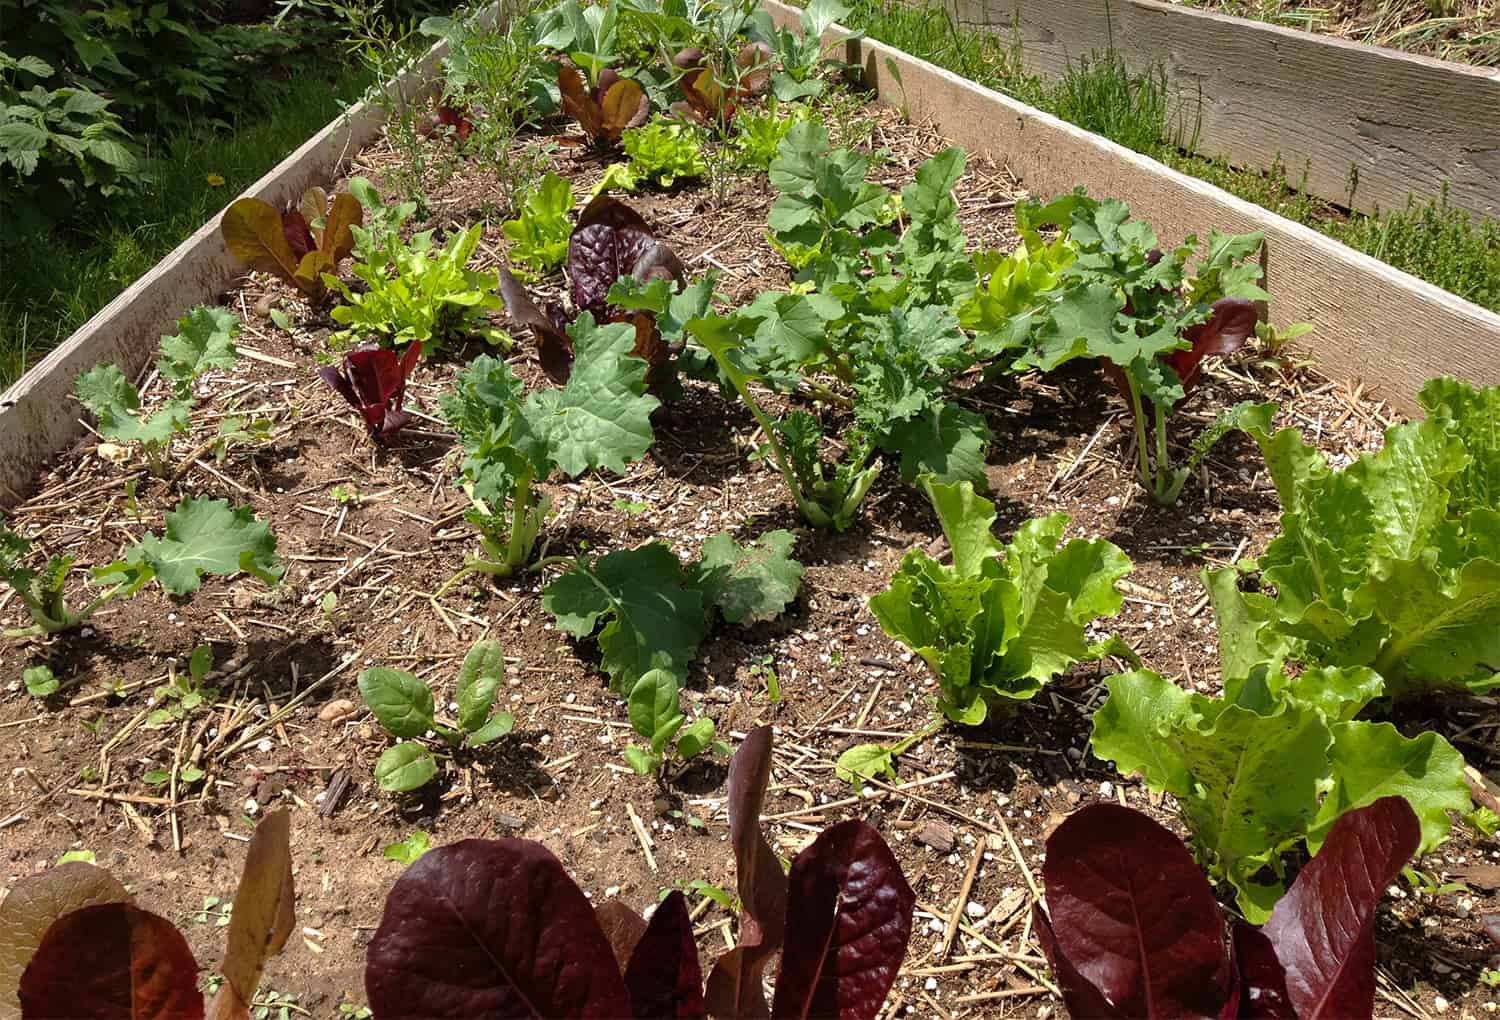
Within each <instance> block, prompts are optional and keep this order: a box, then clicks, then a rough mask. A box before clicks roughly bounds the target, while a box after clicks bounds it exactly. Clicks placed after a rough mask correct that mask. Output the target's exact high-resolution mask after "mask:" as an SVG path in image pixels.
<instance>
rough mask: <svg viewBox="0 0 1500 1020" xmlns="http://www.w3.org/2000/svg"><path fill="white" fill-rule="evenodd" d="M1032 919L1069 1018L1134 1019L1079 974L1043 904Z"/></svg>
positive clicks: (1037, 906) (1034, 910)
mask: <svg viewBox="0 0 1500 1020" xmlns="http://www.w3.org/2000/svg"><path fill="white" fill-rule="evenodd" d="M1031 920H1032V924H1031V930H1032V933H1033V934H1035V935H1036V940H1037V942H1038V943H1040V944H1041V947H1042V952H1043V953H1044V954H1046V956H1047V964H1048V966H1050V967H1051V968H1052V977H1053V978H1054V979H1055V980H1056V981H1057V987H1058V988H1059V989H1061V990H1062V996H1063V1004H1064V1005H1066V1006H1067V1007H1068V1013H1069V1015H1071V1016H1075V1017H1088V1018H1090V1020H1133V1018H1131V1017H1127V1016H1126V1015H1125V1014H1124V1013H1121V1012H1120V1011H1119V1010H1118V1009H1115V1007H1114V1006H1112V1005H1110V1002H1109V1000H1108V999H1106V998H1105V997H1104V993H1103V992H1101V991H1099V989H1097V988H1095V987H1094V986H1093V985H1092V984H1091V983H1090V982H1089V980H1088V979H1087V978H1085V977H1084V976H1083V975H1082V974H1080V973H1078V968H1077V967H1074V966H1073V961H1072V960H1070V959H1068V958H1067V957H1066V956H1064V955H1063V954H1062V951H1061V950H1059V949H1058V948H1057V935H1056V934H1055V933H1054V932H1053V931H1052V922H1051V920H1049V919H1048V917H1047V911H1046V910H1044V909H1042V905H1041V904H1040V903H1033V904H1032V905H1031ZM1221 1020H1230V1017H1227V1016H1226V1017H1222V1018H1221Z"/></svg>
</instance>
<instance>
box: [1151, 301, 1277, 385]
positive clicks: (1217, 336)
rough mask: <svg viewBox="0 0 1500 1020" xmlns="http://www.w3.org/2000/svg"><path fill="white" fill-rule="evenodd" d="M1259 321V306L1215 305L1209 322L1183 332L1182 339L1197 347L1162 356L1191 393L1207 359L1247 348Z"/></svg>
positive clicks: (1244, 302) (1218, 303) (1237, 303)
mask: <svg viewBox="0 0 1500 1020" xmlns="http://www.w3.org/2000/svg"><path fill="white" fill-rule="evenodd" d="M1259 321H1260V313H1259V312H1257V311H1256V310H1255V302H1253V301H1249V300H1247V299H1245V298H1233V297H1227V298H1220V299H1219V300H1217V301H1215V302H1214V303H1213V308H1212V310H1211V311H1210V312H1209V316H1208V320H1207V321H1206V322H1200V323H1198V325H1196V326H1189V327H1188V328H1187V329H1185V330H1183V333H1182V338H1183V339H1184V340H1187V341H1189V342H1191V343H1192V345H1193V346H1191V347H1187V348H1184V349H1183V350H1180V351H1171V352H1169V353H1167V354H1164V355H1163V356H1162V358H1163V360H1164V361H1166V363H1167V364H1169V365H1171V366H1172V371H1174V372H1176V373H1177V378H1179V379H1181V380H1182V389H1183V392H1184V393H1191V392H1193V389H1194V388H1195V387H1197V385H1198V379H1199V376H1200V375H1201V374H1202V370H1203V359H1204V358H1207V357H1209V356H1211V355H1223V354H1233V353H1234V352H1235V351H1237V350H1239V349H1240V348H1241V347H1243V346H1245V341H1247V340H1249V339H1250V338H1251V337H1252V336H1254V335H1255V324H1256V323H1257V322H1259Z"/></svg>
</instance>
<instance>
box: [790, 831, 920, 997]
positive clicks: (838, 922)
mask: <svg viewBox="0 0 1500 1020" xmlns="http://www.w3.org/2000/svg"><path fill="white" fill-rule="evenodd" d="M788 884H789V889H788V897H787V904H788V909H787V925H786V942H785V944H784V945H783V946H782V949H781V975H780V976H779V977H778V978H777V981H776V998H775V1001H774V1002H773V1004H772V1006H771V1015H772V1016H773V1017H776V1018H777V1020H781V1018H788V1020H804V1018H809V1017H836V1018H838V1020H870V1018H873V1017H874V1016H875V1014H876V1013H878V1012H880V1007H881V1006H882V1005H884V1004H885V996H886V993H887V992H888V991H890V988H891V983H892V982H893V981H895V980H896V972H897V971H898V970H900V969H901V963H902V961H903V960H905V959H906V943H907V941H908V940H909V939H910V938H911V917H912V911H913V909H915V907H916V902H917V897H916V894H915V893H913V892H912V890H911V886H909V885H907V884H906V878H905V876H903V875H902V874H901V865H900V864H899V863H897V861H896V857H895V855H894V854H892V853H891V848H890V847H889V846H887V845H886V842H885V840H883V839H881V838H880V833H878V832H876V831H875V829H874V828H872V827H871V826H870V825H868V824H866V823H865V822H861V821H858V820H851V821H846V822H840V823H838V824H837V825H835V826H832V827H831V828H828V829H824V830H823V832H822V834H820V835H819V836H818V838H817V839H816V840H814V841H813V844H812V846H810V847H808V848H807V849H806V850H803V851H802V852H801V853H800V854H798V855H797V859H796V860H794V861H793V862H792V872H791V876H790V879H789V883H788Z"/></svg>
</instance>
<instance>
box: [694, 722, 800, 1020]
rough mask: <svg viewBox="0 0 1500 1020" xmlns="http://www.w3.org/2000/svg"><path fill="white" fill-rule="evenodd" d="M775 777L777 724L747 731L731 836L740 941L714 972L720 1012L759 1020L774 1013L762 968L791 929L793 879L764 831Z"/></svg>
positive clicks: (713, 993)
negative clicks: (764, 814) (764, 988)
mask: <svg viewBox="0 0 1500 1020" xmlns="http://www.w3.org/2000/svg"><path fill="white" fill-rule="evenodd" d="M770 779H771V727H769V726H758V727H756V728H755V729H753V730H751V731H750V732H749V733H747V734H746V735H745V739H744V741H743V742H742V743H741V744H740V749H739V750H738V751H736V752H735V755H734V758H733V759H732V760H731V761H730V763H729V841H730V843H731V845H733V847H734V863H735V880H736V888H737V890H738V892H739V896H740V902H741V903H742V904H743V905H744V907H743V910H742V911H741V913H740V939H739V943H738V944H737V945H736V946H735V947H734V948H733V949H731V950H729V951H728V952H727V953H725V954H724V955H723V956H720V957H719V959H718V960H717V961H716V962H715V963H714V967H713V970H712V971H710V972H709V975H708V1008H709V1012H711V1013H712V1014H713V1015H714V1016H721V1017H739V1018H746V1020H757V1018H762V1017H766V1016H769V1015H770V1010H769V1009H768V1008H767V1006H766V997H765V993H764V992H763V991H762V990H761V972H762V971H764V970H765V967H766V963H767V961H768V960H769V959H770V956H771V954H772V953H774V952H776V950H777V949H779V948H780V947H781V941H782V939H783V937H784V936H785V934H786V909H787V903H786V899H787V878H786V875H785V874H784V873H783V872H782V870H781V862H780V861H779V860H777V858H776V854H775V852H774V851H773V850H772V849H771V847H770V845H769V844H768V843H767V842H766V838H765V836H763V835H762V834H761V831H760V812H761V805H762V804H763V803H764V801H765V798H766V784H767V783H768V782H770Z"/></svg>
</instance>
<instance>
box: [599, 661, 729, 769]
mask: <svg viewBox="0 0 1500 1020" xmlns="http://www.w3.org/2000/svg"><path fill="white" fill-rule="evenodd" d="M628 705H629V709H630V725H631V726H632V727H634V729H635V731H636V733H638V734H640V735H641V736H643V737H645V738H646V740H647V744H646V746H645V747H642V746H640V745H638V744H631V745H630V746H629V747H627V748H626V749H625V762H626V764H628V765H629V766H630V767H631V768H632V769H634V770H635V771H636V772H637V773H638V774H639V775H643V776H649V775H651V774H652V773H653V772H659V771H661V769H662V767H663V766H665V765H666V763H667V759H668V757H669V756H670V755H669V752H670V751H671V750H675V751H676V752H677V756H678V757H679V758H681V759H682V760H683V762H687V761H689V760H691V759H693V758H696V757H697V756H698V755H700V754H702V753H703V752H704V751H707V750H710V749H712V750H714V751H715V752H718V753H720V754H727V753H728V751H729V747H728V745H727V744H725V743H724V742H723V741H722V740H715V739H714V721H713V720H712V719H710V718H708V716H700V717H699V718H697V719H695V720H693V722H692V723H691V724H687V717H686V716H684V715H683V714H682V707H681V705H680V704H679V701H678V685H677V678H676V677H674V676H673V675H672V674H671V673H669V672H667V671H666V670H664V669H653V670H649V671H647V672H646V673H645V674H644V675H643V676H642V677H641V678H640V679H639V680H637V681H636V682H635V686H634V687H632V688H631V689H630V697H629V699H628Z"/></svg>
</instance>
